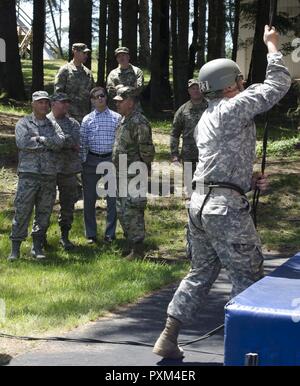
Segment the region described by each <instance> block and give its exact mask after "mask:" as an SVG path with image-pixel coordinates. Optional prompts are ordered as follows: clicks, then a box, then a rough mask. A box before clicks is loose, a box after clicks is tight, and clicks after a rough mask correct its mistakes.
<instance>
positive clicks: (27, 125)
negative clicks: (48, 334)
mask: <svg viewBox="0 0 300 386" xmlns="http://www.w3.org/2000/svg"><path fill="white" fill-rule="evenodd" d="M15 134H16V144H17V147H18V149H19V164H18V172H19V173H36V174H46V175H56V173H57V170H56V161H57V159H56V153H55V152H56V151H58V150H60V149H61V148H62V147H63V144H64V140H65V136H64V134H63V132H62V130H61V128H60V127H59V126H58V124H57V123H55V122H51V121H50V120H49V119H47V118H46V119H45V120H42V121H39V120H37V119H36V118H35V116H34V114H31V115H29V116H27V117H24V118H22V119H20V120H19V121H18V122H17V124H16V131H15ZM36 136H40V137H42V138H43V142H42V143H38V142H36V141H35V140H34V139H33V138H34V137H36Z"/></svg>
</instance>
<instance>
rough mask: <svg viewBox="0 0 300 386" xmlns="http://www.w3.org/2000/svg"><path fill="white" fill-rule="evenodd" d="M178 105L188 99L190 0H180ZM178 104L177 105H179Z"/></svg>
mask: <svg viewBox="0 0 300 386" xmlns="http://www.w3.org/2000/svg"><path fill="white" fill-rule="evenodd" d="M177 4H178V11H177V12H178V58H177V76H178V79H177V82H178V96H177V99H178V106H181V105H182V104H183V103H185V102H186V101H187V100H188V92H187V83H188V66H189V59H188V58H189V43H188V42H189V0H178V3H177ZM178 106H176V107H178Z"/></svg>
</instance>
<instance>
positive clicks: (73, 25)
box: [69, 0, 93, 68]
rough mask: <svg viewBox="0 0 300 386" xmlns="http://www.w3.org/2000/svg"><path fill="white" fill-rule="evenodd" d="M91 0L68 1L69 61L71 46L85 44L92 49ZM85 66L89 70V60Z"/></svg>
mask: <svg viewBox="0 0 300 386" xmlns="http://www.w3.org/2000/svg"><path fill="white" fill-rule="evenodd" d="M92 13H93V2H92V0H84V1H82V0H69V19H70V27H69V59H71V58H72V45H73V44H74V43H85V44H86V45H87V46H88V47H89V48H92V47H91V45H92ZM86 66H87V67H89V68H91V58H89V60H88V62H87V63H86Z"/></svg>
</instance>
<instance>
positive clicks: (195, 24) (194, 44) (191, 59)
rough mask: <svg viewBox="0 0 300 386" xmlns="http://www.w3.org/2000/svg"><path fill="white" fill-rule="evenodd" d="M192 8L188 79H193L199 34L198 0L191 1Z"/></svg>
mask: <svg viewBox="0 0 300 386" xmlns="http://www.w3.org/2000/svg"><path fill="white" fill-rule="evenodd" d="M193 6H194V10H193V13H194V20H193V22H192V30H193V39H192V43H191V45H190V49H189V78H193V77H194V70H195V60H196V52H197V47H198V33H199V0H194V1H193Z"/></svg>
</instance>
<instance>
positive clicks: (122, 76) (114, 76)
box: [106, 64, 144, 98]
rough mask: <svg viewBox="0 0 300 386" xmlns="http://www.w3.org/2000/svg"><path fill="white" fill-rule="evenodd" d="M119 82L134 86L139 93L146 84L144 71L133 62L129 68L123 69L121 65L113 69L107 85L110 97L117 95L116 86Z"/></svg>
mask: <svg viewBox="0 0 300 386" xmlns="http://www.w3.org/2000/svg"><path fill="white" fill-rule="evenodd" d="M119 84H122V85H124V86H129V87H134V88H135V89H136V91H137V95H139V94H140V93H141V92H142V90H143V86H144V75H143V71H142V70H141V69H140V68H138V67H135V66H133V65H132V64H130V65H129V67H128V68H127V69H121V67H120V66H119V67H117V68H115V69H114V70H112V71H111V72H110V73H109V75H108V77H107V85H106V87H107V91H108V95H109V97H110V98H114V97H115V96H116V95H117V92H116V87H117V86H118V85H119Z"/></svg>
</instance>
